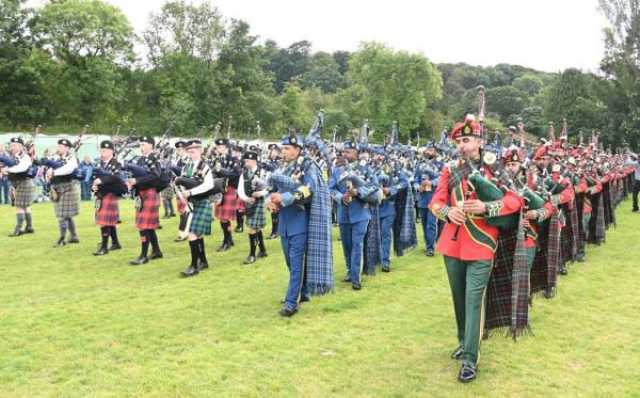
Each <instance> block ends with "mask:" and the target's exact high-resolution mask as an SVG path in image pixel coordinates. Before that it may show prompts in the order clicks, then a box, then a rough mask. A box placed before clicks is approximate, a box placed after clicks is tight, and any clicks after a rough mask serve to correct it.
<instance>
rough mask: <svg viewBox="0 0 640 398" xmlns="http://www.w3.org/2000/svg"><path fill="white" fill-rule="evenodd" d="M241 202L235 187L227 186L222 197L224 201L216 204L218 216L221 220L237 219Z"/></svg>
mask: <svg viewBox="0 0 640 398" xmlns="http://www.w3.org/2000/svg"><path fill="white" fill-rule="evenodd" d="M240 202H241V200H240V199H238V194H237V193H236V189H235V188H234V187H227V191H226V192H225V193H224V196H223V197H222V203H220V204H219V205H218V206H216V218H217V219H218V220H220V221H232V220H235V219H236V210H237V209H238V204H239V203H240Z"/></svg>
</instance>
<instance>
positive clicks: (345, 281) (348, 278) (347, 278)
mask: <svg viewBox="0 0 640 398" xmlns="http://www.w3.org/2000/svg"><path fill="white" fill-rule="evenodd" d="M342 282H344V283H351V276H349V274H347V275H345V277H344V279H343V280H342Z"/></svg>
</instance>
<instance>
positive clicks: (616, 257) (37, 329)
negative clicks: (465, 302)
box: [0, 202, 640, 397]
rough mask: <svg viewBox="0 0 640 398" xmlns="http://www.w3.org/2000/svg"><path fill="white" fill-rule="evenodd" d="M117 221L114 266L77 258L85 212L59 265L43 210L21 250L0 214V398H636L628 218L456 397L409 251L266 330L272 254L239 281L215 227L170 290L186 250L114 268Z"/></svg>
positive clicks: (489, 354) (278, 291)
mask: <svg viewBox="0 0 640 398" xmlns="http://www.w3.org/2000/svg"><path fill="white" fill-rule="evenodd" d="M124 203H125V204H124V205H123V206H122V207H123V220H124V223H123V224H122V225H121V226H120V228H119V233H120V237H121V241H122V243H123V245H124V246H125V250H122V251H119V252H114V253H111V254H109V255H108V256H105V257H101V258H96V257H94V256H92V255H91V252H92V251H93V250H94V249H95V245H96V243H97V241H98V229H97V227H95V226H94V225H93V218H92V217H93V211H92V208H91V205H90V204H88V203H87V204H84V205H83V208H82V214H81V216H80V217H79V218H78V225H79V232H80V238H81V241H82V243H81V244H80V245H73V246H67V247H64V248H61V249H53V248H52V244H53V243H54V241H55V240H56V238H57V232H56V231H57V227H56V223H55V218H54V216H53V208H52V206H51V205H50V204H42V205H36V206H34V212H35V216H34V219H35V228H36V234H35V235H29V236H24V237H20V238H13V239H12V238H8V237H6V234H5V232H6V233H9V232H10V231H11V230H12V228H13V223H14V215H13V209H12V208H10V207H8V206H1V207H0V231H2V232H3V234H2V235H1V236H0V258H1V261H0V272H1V274H2V285H1V287H2V288H1V289H0V303H2V304H0V396H2V397H14V396H18V397H39V396H56V397H57V396H61V397H87V396H99V397H125V396H152V397H171V396H180V397H183V396H185V397H190V396H202V397H212V396H234V397H235V396H250V397H251V396H254V397H271V396H304V397H316V396H323V397H326V396H345V397H361V396H362V397H364V396H367V397H411V396H416V397H426V396H428V397H431V396H434V397H438V396H456V397H458V396H463V397H465V396H467V397H477V396H496V397H510V396H512V397H526V396H549V397H559V396H562V397H571V396H603V397H604V396H606V397H622V396H640V382H639V381H638V379H639V377H640V371H639V369H640V343H638V341H639V340H640V332H639V329H640V319H639V315H640V300H638V298H637V287H638V284H640V267H639V264H638V256H639V255H640V245H638V242H639V241H640V232H639V231H640V230H639V229H638V222H639V221H640V216H638V215H635V214H631V212H630V203H629V202H625V203H623V205H622V206H621V207H620V209H619V210H618V218H619V223H618V227H617V229H611V230H610V231H609V232H608V235H607V243H606V244H605V245H604V246H602V247H599V248H593V247H590V248H589V249H588V260H587V262H586V263H583V264H576V265H573V266H572V267H571V268H570V273H569V275H568V276H566V277H562V278H561V279H560V282H559V288H558V295H557V297H556V298H555V299H553V300H544V299H537V300H536V301H534V306H533V310H532V325H533V330H534V333H535V336H533V337H526V338H522V339H521V340H519V341H518V342H517V343H514V342H513V341H511V340H509V339H505V338H492V339H490V340H487V341H485V342H484V343H483V346H482V357H481V362H480V371H479V376H478V379H477V381H476V382H474V383H472V384H470V385H462V384H460V383H458V382H457V381H456V374H457V371H458V364H457V363H456V362H454V361H453V360H451V359H449V354H450V352H451V351H452V350H453V349H454V348H455V345H456V341H455V325H454V319H453V308H452V304H451V298H450V292H449V288H448V284H447V280H446V275H445V272H444V267H443V265H442V258H440V257H439V256H438V257H435V258H432V259H430V258H427V257H424V256H423V255H422V251H421V250H414V251H412V252H410V253H409V254H408V255H406V256H405V257H403V258H400V259H393V260H392V261H393V264H392V266H393V271H392V272H391V273H390V274H378V275H377V276H375V277H370V278H366V279H365V280H364V284H363V290H362V291H360V292H354V291H352V290H351V288H350V286H349V285H347V284H344V283H341V282H338V283H337V284H336V286H337V288H336V292H335V294H332V295H328V296H325V297H320V298H314V299H313V300H312V302H311V303H308V304H304V305H303V306H302V309H301V310H300V312H299V313H298V314H297V315H296V316H295V317H293V318H292V319H282V318H281V317H280V316H278V314H277V311H278V309H279V308H280V299H281V298H282V297H283V295H284V291H285V288H286V282H287V271H286V267H285V265H284V263H283V260H282V254H281V252H280V246H279V241H268V251H269V257H268V258H267V259H265V260H263V261H259V262H258V263H256V264H255V266H253V267H250V268H248V267H246V266H243V265H241V262H242V260H243V259H244V257H245V256H246V248H247V243H246V241H247V239H246V236H245V235H244V234H242V235H240V234H235V239H236V242H237V243H240V244H239V245H236V248H235V249H233V250H232V251H230V252H228V253H225V254H220V253H215V252H214V249H215V247H216V246H217V245H218V243H219V241H220V233H219V226H218V224H216V225H215V232H214V236H213V237H212V238H211V237H210V238H207V241H206V242H207V247H208V251H209V261H210V263H211V265H212V268H210V269H209V270H208V271H207V272H205V273H203V274H201V275H200V276H198V277H197V278H193V279H188V280H185V279H181V278H179V276H178V274H179V271H181V270H182V269H184V268H185V266H186V265H187V262H188V246H187V245H186V244H184V243H183V244H179V243H174V242H173V237H174V234H175V230H176V222H177V221H176V219H171V221H169V222H164V223H163V224H164V229H162V230H161V231H160V241H161V245H162V248H163V251H164V254H165V258H164V259H163V260H159V261H154V262H152V263H149V264H148V265H146V266H142V267H130V266H128V265H127V261H128V260H129V259H131V258H133V257H135V256H136V255H137V252H138V242H137V233H136V231H135V229H134V227H133V225H132V219H133V215H132V207H131V204H130V203H129V202H124ZM335 243H336V244H335V246H334V248H335V249H336V250H335V252H334V256H335V258H336V262H335V269H336V278H338V279H340V278H341V277H342V276H343V274H344V261H343V259H342V251H341V248H340V245H339V242H335Z"/></svg>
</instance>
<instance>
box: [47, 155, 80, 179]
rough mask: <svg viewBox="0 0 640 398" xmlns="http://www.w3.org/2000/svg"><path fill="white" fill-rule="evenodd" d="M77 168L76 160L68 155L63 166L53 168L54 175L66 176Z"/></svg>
mask: <svg viewBox="0 0 640 398" xmlns="http://www.w3.org/2000/svg"><path fill="white" fill-rule="evenodd" d="M77 168H78V160H77V159H76V158H75V157H70V158H69V160H67V163H65V164H64V165H63V166H61V167H58V168H57V169H55V170H53V175H54V176H68V175H69V174H71V173H73V170H75V169H77Z"/></svg>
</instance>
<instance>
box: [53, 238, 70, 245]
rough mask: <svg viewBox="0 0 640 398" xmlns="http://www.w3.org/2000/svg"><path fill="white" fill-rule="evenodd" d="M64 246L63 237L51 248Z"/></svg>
mask: <svg viewBox="0 0 640 398" xmlns="http://www.w3.org/2000/svg"><path fill="white" fill-rule="evenodd" d="M66 244H67V243H66V242H65V241H64V236H61V237H60V238H58V241H57V242H56V244H55V245H53V247H63V246H64V245H66Z"/></svg>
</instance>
